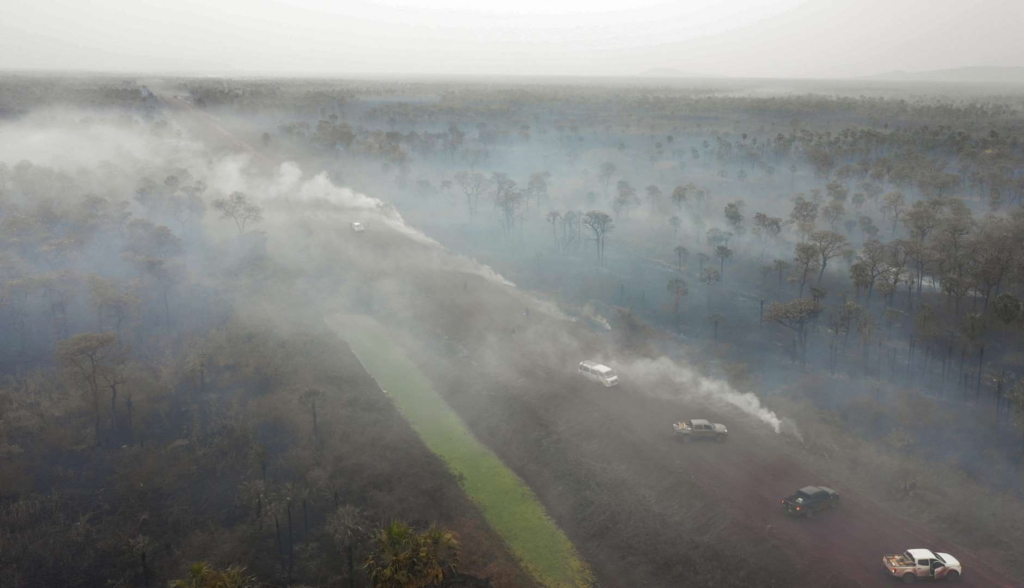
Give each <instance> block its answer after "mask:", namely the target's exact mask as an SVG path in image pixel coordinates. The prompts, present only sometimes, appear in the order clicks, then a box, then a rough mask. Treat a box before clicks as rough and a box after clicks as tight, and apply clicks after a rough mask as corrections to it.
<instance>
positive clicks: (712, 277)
mask: <svg viewBox="0 0 1024 588" xmlns="http://www.w3.org/2000/svg"><path fill="white" fill-rule="evenodd" d="M721 281H722V275H721V274H719V273H718V270H716V269H715V268H713V267H706V268H704V269H703V270H702V271H701V272H700V282H701V283H702V284H705V285H707V287H708V311H710V310H711V285H712V284H715V283H717V282H721Z"/></svg>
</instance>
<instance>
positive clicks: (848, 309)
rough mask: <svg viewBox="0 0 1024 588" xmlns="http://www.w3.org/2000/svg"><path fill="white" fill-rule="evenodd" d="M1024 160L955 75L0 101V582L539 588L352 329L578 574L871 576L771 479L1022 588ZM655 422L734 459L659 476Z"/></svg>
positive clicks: (1016, 135)
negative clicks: (605, 381) (705, 420)
mask: <svg viewBox="0 0 1024 588" xmlns="http://www.w3.org/2000/svg"><path fill="white" fill-rule="evenodd" d="M1021 137H1024V93H1021V92H1019V91H1013V90H1012V89H1001V88H988V89H986V88H968V87H963V86H955V85H951V86H949V87H946V86H941V85H928V86H922V87H918V86H913V85H907V84H901V83H896V82H872V83H867V82H865V83H854V82H849V83H838V82H837V83H832V84H820V85H815V84H813V83H811V82H794V83H791V84H783V83H782V82H767V81H738V80H724V81H721V82H707V81H705V82H700V83H698V82H686V83H683V82H673V83H659V84H656V83H654V82H645V83H643V84H640V83H627V82H626V81H622V80H609V81H606V82H603V83H602V82H596V81H593V80H558V79H548V80H525V79H524V80H508V79H495V80H478V81H454V80H453V81H431V80H422V81H371V80H367V81H360V80H288V79H220V78H205V79H191V78H160V79H141V78H139V79H134V78H117V77H106V78H103V77H100V78H96V77H88V78H87V77H80V78H75V77H40V76H6V77H4V78H0V325H2V329H0V585H3V586H12V587H26V588H28V587H37V586H38V587H47V586H83V587H84V586H103V585H108V586H124V587H127V586H144V585H145V586H149V585H153V586H157V585H167V584H168V583H171V582H177V583H176V584H174V585H180V586H257V585H259V586H300V585H301V586H324V587H326V586H357V585H358V586H367V585H372V586H387V587H391V586H452V587H454V586H532V585H556V584H552V583H549V582H547V581H545V579H544V577H543V574H539V573H538V572H537V571H536V567H535V565H534V564H533V563H531V562H530V561H527V558H526V556H524V555H523V552H521V551H519V548H518V547H517V546H518V545H519V544H518V543H516V542H515V541H514V540H512V539H510V538H509V537H508V536H507V535H506V534H505V533H503V532H502V531H501V530H500V529H498V530H496V527H495V523H494V517H495V513H494V512H493V511H492V510H490V507H487V506H485V505H483V504H482V503H481V502H480V501H479V500H477V499H476V498H475V497H473V495H471V494H467V492H470V490H471V488H470V487H471V486H472V484H471V483H470V482H467V481H466V479H465V478H463V476H462V474H461V473H460V471H459V470H458V468H455V467H453V466H452V464H451V463H450V462H448V460H447V458H446V457H444V456H441V455H438V452H437V451H436V450H435V449H434V448H433V447H431V446H430V444H429V443H426V442H425V441H424V439H422V438H421V436H422V434H418V433H419V431H418V430H416V429H415V428H414V427H413V426H411V425H410V422H409V421H410V420H411V419H412V418H413V417H415V415H410V414H408V412H407V410H406V409H400V408H399V406H398V405H397V404H396V402H397V400H396V399H395V397H394V394H393V391H391V390H385V389H384V386H382V385H380V382H378V381H377V380H379V379H380V378H379V377H378V376H377V375H376V374H374V375H371V374H370V373H368V371H367V369H366V366H365V365H364V363H365V362H363V361H361V358H359V357H357V355H358V353H354V352H353V350H352V348H351V345H352V343H351V342H350V341H348V337H349V336H350V335H351V334H346V333H345V332H344V329H341V330H339V329H334V328H332V327H331V326H330V325H329V324H328V323H325V317H330V316H333V315H336V314H339V313H343V314H347V315H365V316H368V317H373V318H374V319H375V320H377V321H379V322H380V323H382V324H386V325H388V327H389V328H391V329H397V330H400V331H402V333H403V334H402V335H401V337H403V339H402V340H401V341H399V340H398V339H399V337H400V336H399V335H397V334H396V335H394V337H395V340H396V343H395V344H396V346H398V345H401V346H402V347H403V348H404V349H405V350H406V351H407V352H408V354H409V355H410V357H411V358H412V361H413V362H414V363H415V364H416V365H417V366H418V367H419V369H421V370H422V371H423V372H424V373H425V374H426V376H427V377H429V379H430V380H431V381H432V382H433V385H434V386H435V387H436V388H437V389H438V392H439V394H440V396H442V397H443V398H444V401H445V402H446V403H447V405H449V406H450V407H451V409H452V410H453V411H454V412H455V413H456V414H458V415H459V417H460V418H461V420H462V421H463V422H464V423H465V424H466V426H467V427H468V429H469V430H470V431H471V432H472V434H473V435H474V436H475V437H476V438H477V439H479V441H480V442H481V443H483V444H484V445H485V446H487V447H488V448H490V451H493V453H494V454H495V455H497V457H498V458H500V460H501V461H502V462H503V463H504V464H505V465H506V466H507V467H508V468H509V469H510V470H511V471H513V472H514V473H515V475H516V476H518V477H519V478H521V479H522V481H523V482H524V483H525V484H526V485H528V486H529V487H530V488H531V489H532V491H533V492H535V493H536V495H537V499H538V500H539V502H540V504H542V505H543V507H544V508H545V509H546V511H547V513H548V515H549V516H550V518H551V520H553V521H554V522H555V523H557V525H558V526H559V527H561V528H562V529H564V530H565V533H566V535H567V536H568V538H569V540H571V542H572V543H573V544H574V545H575V548H576V549H578V551H579V554H580V556H581V558H582V559H583V560H585V561H586V562H588V564H589V565H590V566H591V567H592V568H593V578H590V579H589V580H588V583H591V584H592V585H594V586H640V585H651V586H653V585H688V586H752V585H761V586H796V585H819V586H846V585H858V584H854V583H845V582H847V581H848V579H847V578H844V577H843V576H842V575H841V574H838V575H832V576H829V577H827V578H824V579H823V578H819V577H817V576H815V575H814V574H815V571H814V562H813V561H807V559H806V557H804V559H801V558H802V557H803V556H801V553H800V549H799V546H800V544H799V543H798V542H795V540H793V539H792V538H793V537H794V536H796V535H797V534H804V533H803V531H801V530H797V529H795V528H792V527H788V526H784V525H782V524H781V523H780V522H777V521H774V519H773V517H772V516H770V515H774V514H778V513H777V512H776V511H777V504H776V503H775V502H774V500H773V501H772V503H771V504H766V505H764V506H763V508H762V506H760V503H759V502H758V500H759V498H758V497H754V496H752V495H748V494H745V493H744V492H746V490H745V488H748V487H752V486H756V485H757V484H758V483H759V482H758V480H759V478H756V477H755V476H764V477H767V478H768V479H770V480H772V483H778V484H780V485H787V484H788V485H791V486H792V487H793V488H797V487H800V486H802V485H806V484H808V483H812V482H814V480H805V479H801V480H792V482H790V480H789V479H788V478H786V477H785V476H787V475H788V474H787V472H790V471H796V470H792V469H787V468H789V467H790V466H789V465H787V464H799V467H800V468H806V469H807V470H809V471H814V472H817V473H818V475H821V476H823V477H824V478H826V479H827V480H835V482H834V484H837V485H838V484H841V483H844V484H845V486H843V491H845V490H847V489H849V490H850V493H851V494H853V495H855V496H856V497H857V499H855V500H854V501H853V503H852V504H849V505H844V506H849V507H853V506H854V505H856V504H858V503H862V504H864V505H867V506H865V508H866V509H867V508H870V509H871V510H870V513H872V514H871V516H872V517H875V518H874V520H880V519H884V520H890V521H891V520H896V521H898V522H900V521H902V522H905V525H902V527H903V528H904V529H905V532H906V533H907V534H908V536H910V537H913V538H914V539H918V538H926V539H928V540H929V541H933V542H935V543H939V542H943V545H945V544H947V543H948V544H952V545H954V546H963V550H962V551H964V552H971V553H972V554H976V555H977V557H978V558H979V559H978V561H982V560H984V561H986V568H989V569H990V570H991V573H992V574H1006V575H1007V576H1009V575H1011V574H1020V573H1022V572H1024V567H1022V563H1021V561H1019V558H1017V557H1015V556H1014V554H1015V553H1016V551H1017V549H1019V544H1020V543H1019V542H1020V541H1021V540H1024V508H1022V506H1024V467H1022V464H1024V355H1022V353H1021V351H1022V338H1021V336H1022V329H1024V305H1022V299H1024V207H1022V205H1024V144H1021ZM357 221H358V222H362V223H364V224H365V225H366V232H365V233H361V234H357V233H354V232H353V230H352V229H351V228H350V222H357ZM585 354H590V355H594V356H600V357H602V358H604V359H605V361H606V363H608V364H609V365H611V366H612V367H614V368H616V370H618V371H619V372H620V374H621V375H622V377H623V379H624V380H631V381H632V382H634V383H635V385H631V386H632V387H630V388H628V389H627V391H628V392H629V393H630V394H633V395H634V400H633V401H630V400H628V398H629V397H628V396H627V395H625V392H626V391H624V392H623V395H621V396H620V397H612V396H608V397H601V398H600V399H598V400H594V399H591V398H589V397H588V396H586V395H585V393H583V392H580V391H579V390H576V389H575V388H572V386H573V385H565V386H563V385H562V383H563V382H565V381H574V380H572V379H571V378H572V375H574V372H575V369H576V365H575V364H576V363H577V362H579V361H580V360H582V359H587V357H584V355H585ZM664 362H670V364H671V365H669V363H664ZM559 370H561V371H559ZM566 374H570V375H568V376H567V375H566ZM621 398H626V400H622V399H621ZM680 406H683V407H686V410H687V411H690V412H696V411H697V410H699V409H701V408H705V409H708V410H711V411H720V412H721V414H723V415H725V417H723V418H732V422H731V424H730V430H735V429H743V428H745V429H749V430H751V431H755V432H752V433H749V435H751V437H750V438H749V441H750V445H751V447H753V446H759V449H756V450H755V449H750V450H749V452H748V453H744V454H742V455H743V457H739V456H738V455H740V454H736V455H737V456H734V457H721V458H720V459H719V461H718V463H719V465H715V462H716V459H715V458H712V457H693V458H692V459H694V460H696V461H694V462H693V463H692V464H690V465H689V466H686V467H683V466H680V467H679V468H677V469H673V468H675V465H672V464H675V463H676V462H675V461H674V460H676V459H682V458H678V457H676V455H677V454H678V453H679V449H678V447H677V446H675V445H673V444H672V441H673V440H672V438H671V436H670V435H669V433H670V432H671V431H670V429H669V428H668V425H669V424H670V423H671V421H672V420H673V419H674V418H675V417H674V416H673V415H667V416H662V415H666V414H667V413H668V412H671V411H674V410H675V411H678V410H679V407H680ZM708 407H710V408H708ZM652 416H654V417H657V418H661V419H662V420H663V421H664V422H661V421H657V420H655V421H652V420H650V419H649V418H648V417H652ZM690 416H694V417H695V416H700V415H697V414H692V415H690ZM743 434H744V433H743V432H742V431H741V432H740V435H743ZM659 435H663V436H664V438H662V437H661V436H659ZM742 439H743V437H742V436H741V437H739V438H738V439H733V440H731V441H730V443H731V444H732V445H730V446H729V447H728V448H722V449H723V450H727V449H732V450H735V449H736V448H737V447H738V446H740V447H741V446H742V445H741V444H742ZM654 445H656V446H658V448H656V449H655V448H652V446H654ZM691 449H693V448H692V447H690V448H687V449H686V450H684V452H690V453H692V451H691ZM718 449H719V448H717V447H716V448H715V450H718ZM755 451H763V452H764V453H754V452H755ZM669 455H671V457H668V456H669ZM779 456H784V458H785V461H784V460H783V457H779ZM687 459H689V458H687ZM721 460H725V461H721ZM729 460H737V461H729ZM741 460H742V461H741ZM723 463H724V464H726V465H725V466H722V465H720V464H723ZM796 467H797V466H793V468H796ZM687 468H694V469H695V470H696V471H698V472H699V473H700V475H698V476H695V478H706V479H708V480H711V479H717V480H718V482H717V484H718V485H716V484H715V483H713V482H705V481H698V480H695V479H691V476H692V474H689V473H687V471H686V470H687ZM800 471H802V470H800ZM741 472H742V473H741ZM726 486H728V487H729V488H731V490H728V491H723V494H719V493H718V490H719V489H721V488H723V487H726ZM716 496H717V497H719V498H722V500H717V501H716ZM725 499H735V500H736V501H738V502H743V503H744V504H746V505H749V506H745V507H744V508H743V509H735V508H731V507H730V504H729V503H728V502H727V501H726V500H725ZM858 501H859V502H858ZM693 505H701V508H697V507H695V506H693ZM758 509H761V510H763V511H764V512H765V514H764V516H763V518H762V517H761V516H760V515H756V516H755V517H751V516H748V514H749V513H751V512H759V510H758ZM865 512H867V511H865ZM851 516H856V515H851ZM865 516H867V515H865ZM901 517H902V518H901ZM816 522H817V521H816ZM842 532H843V531H842V527H839V528H838V529H837V533H842ZM850 534H851V536H853V537H856V538H859V539H858V540H862V541H861V542H862V543H866V542H868V539H867V537H868V531H867V530H852V531H850ZM819 539H820V537H819ZM940 539H941V541H940ZM801 540H806V541H812V540H813V537H810V538H807V539H801ZM794 546H795V547H794ZM894 547H898V548H899V549H900V551H902V549H903V548H906V547H913V545H909V546H908V545H903V546H898V545H897V546H894ZM950 549H952V548H950ZM882 553H883V552H879V556H880V555H881V554H882ZM737 555H738V556H740V559H742V561H741V562H737V561H735V560H736V557H737ZM850 557H853V556H852V555H851V556H850ZM876 560H877V558H876ZM876 560H872V561H871V562H869V563H868V564H865V565H874V566H875V567H877V561H876ZM843 563H847V564H851V565H854V561H853V560H844V562H843ZM972 571H974V570H972ZM992 577H993V578H1001V576H992ZM977 578H983V577H982V576H978V577H976V580H977ZM965 580H966V578H965ZM980 581H986V580H984V579H983V580H980ZM989 581H991V583H990V584H984V583H983V584H977V585H1002V584H999V582H1000V581H1002V580H1001V579H998V580H991V579H990V580H989ZM564 585H569V584H564ZM1006 585H1009V584H1006Z"/></svg>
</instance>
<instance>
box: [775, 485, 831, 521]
mask: <svg viewBox="0 0 1024 588" xmlns="http://www.w3.org/2000/svg"><path fill="white" fill-rule="evenodd" d="M838 505H839V493H838V492H836V491H835V490H833V489H831V488H827V487H825V486H805V487H803V488H801V489H799V490H797V491H796V494H793V495H792V496H790V497H788V498H784V499H783V500H782V509H783V510H785V511H786V514H791V515H794V516H799V517H808V518H809V517H813V516H814V513H816V512H818V511H819V510H825V509H828V508H835V507H836V506H838Z"/></svg>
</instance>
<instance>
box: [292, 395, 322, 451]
mask: <svg viewBox="0 0 1024 588" xmlns="http://www.w3.org/2000/svg"><path fill="white" fill-rule="evenodd" d="M326 399H327V395H326V394H324V391H323V390H319V389H317V388H310V389H308V390H306V391H305V392H303V393H302V395H301V396H299V403H300V404H302V405H303V406H306V407H309V409H310V411H311V412H312V415H313V441H314V442H316V443H319V442H320V431H319V429H318V428H317V422H316V407H317V405H319V404H322V403H323V401H324V400H326Z"/></svg>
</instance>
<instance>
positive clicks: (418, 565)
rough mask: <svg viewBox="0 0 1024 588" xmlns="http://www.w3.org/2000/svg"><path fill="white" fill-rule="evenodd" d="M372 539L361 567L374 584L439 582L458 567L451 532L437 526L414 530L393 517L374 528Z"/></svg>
mask: <svg viewBox="0 0 1024 588" xmlns="http://www.w3.org/2000/svg"><path fill="white" fill-rule="evenodd" d="M374 542H375V544H376V545H375V547H374V551H373V553H371V554H370V555H369V556H368V557H367V558H366V564H365V565H364V566H363V567H364V568H366V569H367V570H369V572H370V583H371V584H372V585H373V586H374V587H375V588H424V587H426V586H440V585H441V584H442V583H443V582H444V581H445V579H446V578H448V577H450V576H451V575H452V574H454V573H455V570H456V568H457V567H458V563H459V542H458V540H457V539H456V536H455V533H453V532H451V531H446V530H444V529H441V528H438V527H430V528H429V529H428V530H427V531H425V532H424V533H422V534H417V533H416V532H415V531H413V530H412V528H411V527H409V525H407V524H405V523H403V522H401V521H394V522H392V523H391V524H390V525H388V526H387V527H384V528H383V529H380V530H379V531H377V533H376V536H375V538H374Z"/></svg>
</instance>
